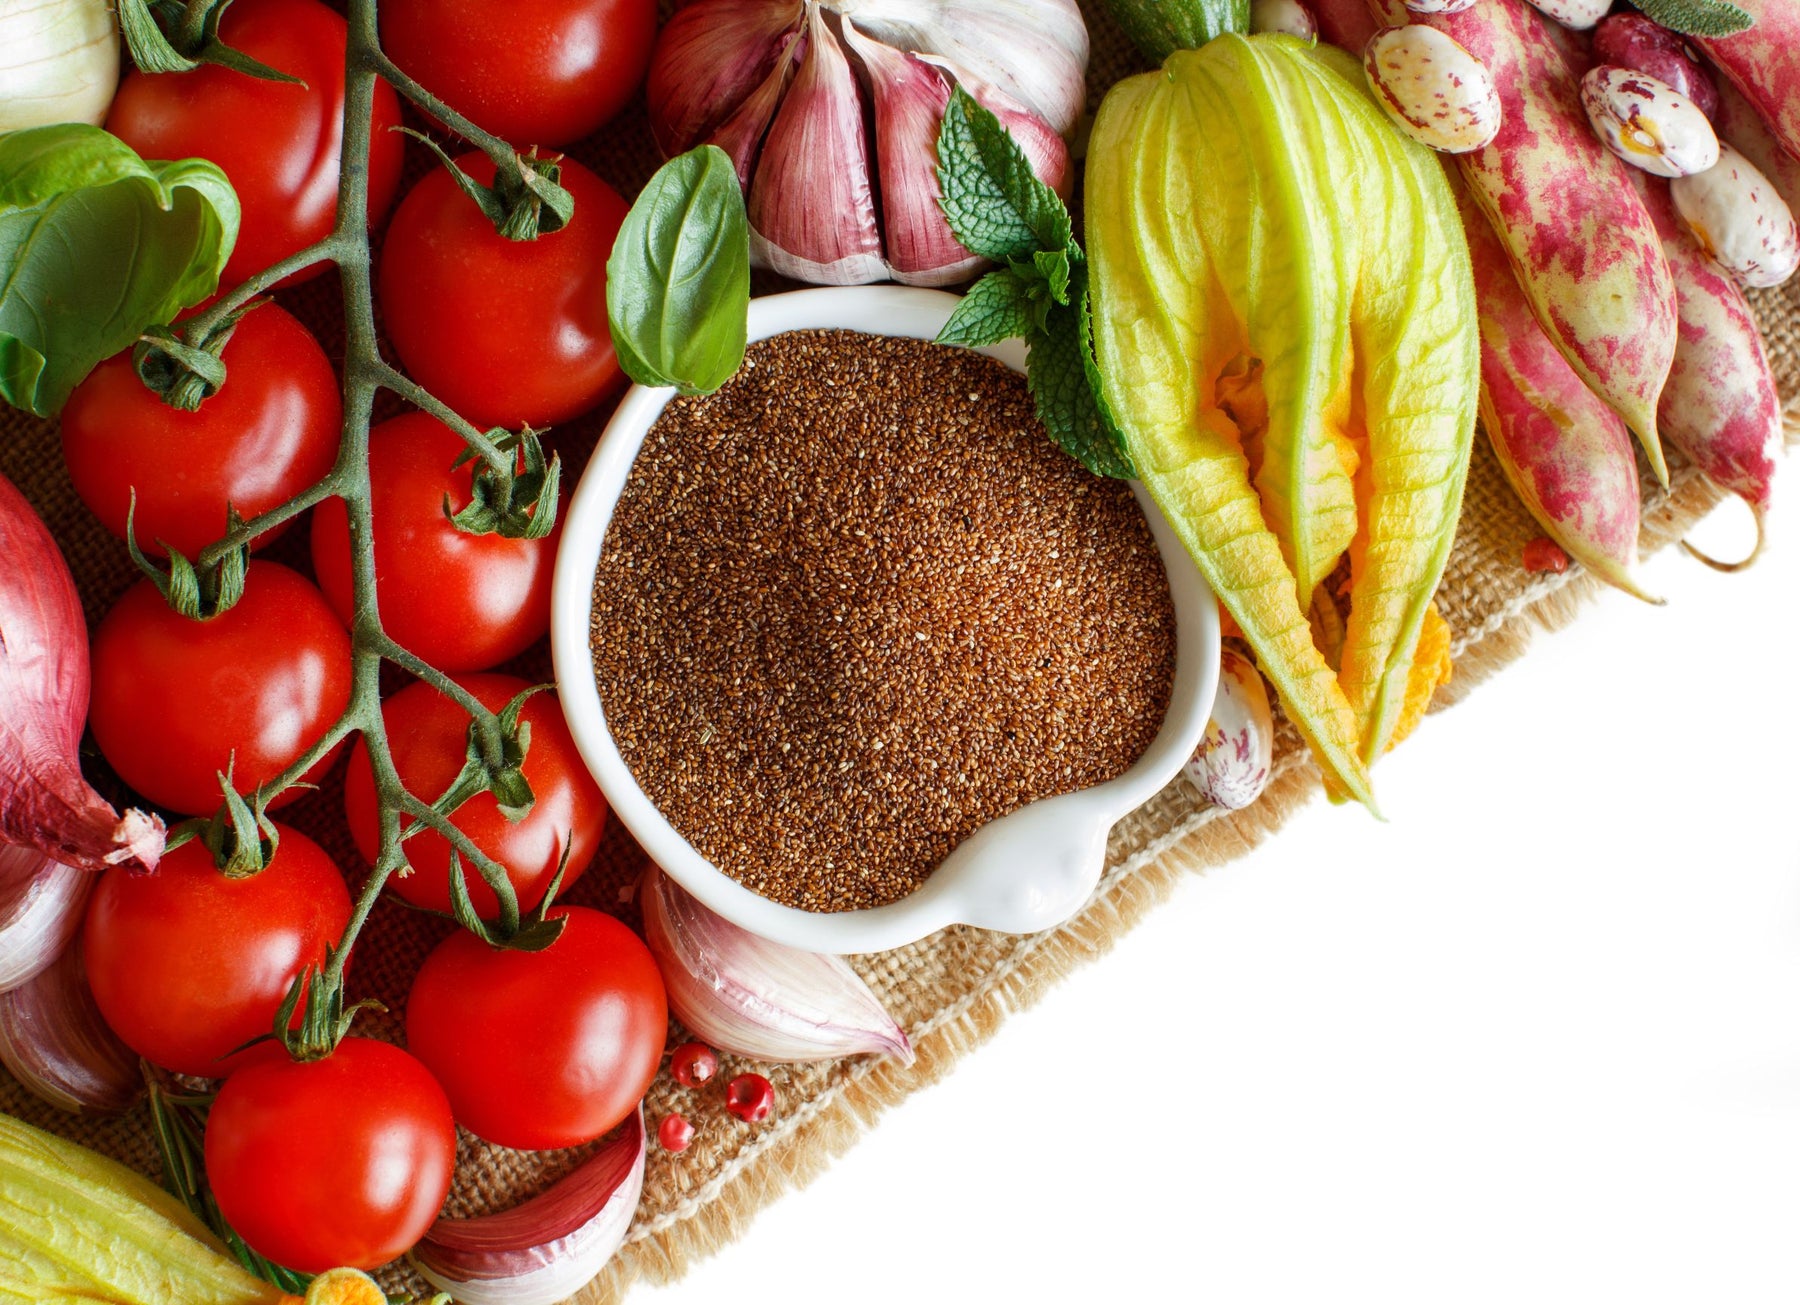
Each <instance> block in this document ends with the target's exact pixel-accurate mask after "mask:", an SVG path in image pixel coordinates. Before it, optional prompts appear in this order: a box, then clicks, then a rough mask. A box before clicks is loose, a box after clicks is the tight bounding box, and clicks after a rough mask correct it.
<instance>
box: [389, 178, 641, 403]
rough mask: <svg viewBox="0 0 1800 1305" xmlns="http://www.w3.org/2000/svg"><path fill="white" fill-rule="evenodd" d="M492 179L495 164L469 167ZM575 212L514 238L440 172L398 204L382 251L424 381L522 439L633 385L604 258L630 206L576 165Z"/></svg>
mask: <svg viewBox="0 0 1800 1305" xmlns="http://www.w3.org/2000/svg"><path fill="white" fill-rule="evenodd" d="M459 162H460V164H461V166H462V168H463V170H464V171H466V172H467V173H468V174H469V175H470V176H472V177H474V178H475V179H476V180H477V181H480V182H482V183H483V184H486V183H488V182H491V181H492V180H493V179H494V165H493V163H492V162H490V161H489V160H488V159H487V158H486V156H484V155H480V154H470V155H466V156H464V157H463V158H462V159H461V160H459ZM562 184H563V186H564V187H565V188H566V189H567V190H568V192H569V194H570V195H572V196H574V198H575V216H574V218H573V219H571V221H570V222H569V225H568V226H566V227H564V228H563V229H562V230H561V231H556V232H553V233H551V234H550V235H547V236H539V237H538V238H537V239H536V240H508V239H507V238H506V237H504V236H502V235H501V234H500V233H499V232H498V231H496V230H494V227H493V224H492V223H491V222H489V221H488V220H487V219H486V218H485V217H483V216H482V214H481V210H480V209H478V208H476V207H475V205H474V204H473V203H472V202H471V201H470V200H469V197H468V196H467V195H465V194H463V193H462V192H461V191H460V190H458V189H457V188H456V183H455V182H454V181H452V180H451V179H450V174H449V173H448V172H447V171H446V170H445V169H443V168H435V169H433V170H432V171H431V172H429V173H427V174H426V176H425V177H424V178H423V179H422V180H421V181H420V182H419V184H418V185H416V186H414V187H413V188H412V190H411V191H409V192H408V193H407V196H406V198H405V199H403V200H401V201H400V208H399V210H398V211H397V212H396V213H395V214H394V221H393V223H392V225H390V226H389V227H388V233H387V243H386V245H385V246H384V247H383V249H382V252H381V270H380V283H379V294H380V298H381V311H382V319H383V321H384V323H385V324H386V326H387V333H388V339H390V340H391V341H393V345H394V350H395V352H396V353H398V354H399V355H400V361H401V362H402V363H404V364H405V366H406V370H407V371H408V372H410V373H411V374H412V378H413V379H414V380H415V381H417V382H418V383H419V384H420V385H423V386H424V387H425V388H426V389H427V390H430V391H431V392H432V393H433V394H435V395H436V396H437V397H438V398H440V399H442V400H443V401H444V402H445V403H447V404H449V405H450V407H451V408H452V409H454V410H455V411H456V412H459V413H461V414H462V415H463V416H464V417H466V418H468V419H469V420H470V421H471V422H473V423H474V424H475V425H477V426H481V427H484V428H486V427H493V426H504V427H506V428H507V429H509V430H516V429H518V427H519V426H520V425H522V424H523V423H525V422H530V423H531V424H532V425H533V426H537V427H540V428H541V427H544V426H548V425H550V424H552V423H554V422H559V421H566V420H567V419H568V418H570V417H576V416H580V415H581V414H582V413H584V412H586V411H588V409H590V408H592V407H594V406H595V405H596V404H598V403H599V402H600V401H601V400H602V399H605V398H606V397H607V396H608V395H610V394H611V393H613V392H614V391H615V390H617V389H619V388H622V381H621V373H620V371H619V360H618V358H617V357H616V356H615V355H614V354H613V346H612V332H611V330H610V328H609V327H608V326H607V320H606V260H607V257H608V255H610V254H611V253H612V247H613V239H614V238H615V237H616V236H617V235H618V234H619V224H620V223H621V222H623V221H624V220H625V214H626V212H627V211H628V210H627V206H626V204H625V201H624V200H622V199H620V198H619V196H618V194H617V193H616V192H614V190H613V189H612V187H610V186H608V185H607V184H606V183H605V182H604V181H601V180H600V178H598V177H596V176H595V175H594V174H593V173H591V172H589V171H588V170H587V169H586V168H584V167H582V166H581V165H580V164H579V163H576V162H574V161H573V160H569V159H565V160H564V161H563V165H562Z"/></svg>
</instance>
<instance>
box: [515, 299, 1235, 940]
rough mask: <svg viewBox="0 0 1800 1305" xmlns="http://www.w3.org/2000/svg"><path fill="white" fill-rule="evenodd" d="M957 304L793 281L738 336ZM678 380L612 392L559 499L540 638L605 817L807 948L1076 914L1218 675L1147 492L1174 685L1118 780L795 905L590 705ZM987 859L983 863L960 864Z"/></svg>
mask: <svg viewBox="0 0 1800 1305" xmlns="http://www.w3.org/2000/svg"><path fill="white" fill-rule="evenodd" d="M958 302H960V300H959V297H958V296H956V295H952V294H948V293H946V292H944V291H941V290H928V289H920V288H916V287H907V286H892V285H878V286H849V287H825V288H815V289H807V290H796V291H790V292H788V293H785V294H778V295H768V296H763V297H760V298H757V299H754V300H752V301H751V304H750V315H749V333H748V338H749V339H750V340H751V341H752V342H754V341H757V340H762V339H766V338H767V337H769V336H772V335H777V334H781V333H784V332H787V331H792V330H808V329H849V330H859V331H866V332H869V333H872V334H883V335H898V336H910V337H913V338H922V339H930V338H932V337H933V336H935V335H936V334H937V331H938V330H939V329H940V328H941V327H942V326H943V324H944V322H945V321H946V320H948V318H949V315H950V313H951V311H953V310H954V308H955V306H956V304H957V303H958ZM975 352H978V353H982V354H985V355H987V356H989V357H992V358H996V359H998V360H999V361H1001V362H1002V363H1005V364H1006V365H1007V366H1008V367H1010V368H1012V369H1013V370H1014V371H1019V372H1023V371H1024V369H1025V358H1026V348H1025V345H1024V342H1023V341H1020V340H1016V339H1015V340H1009V341H1006V342H1004V343H1002V344H999V345H995V346H992V347H989V348H983V349H978V350H976V351H975ZM675 393H676V392H675V390H674V389H672V388H667V387H654V388H653V387H647V386H642V385H634V386H632V387H631V389H630V390H629V391H628V392H627V393H626V395H625V397H624V398H623V400H621V402H620V403H619V406H618V408H617V410H616V411H615V412H614V414H613V416H612V418H611V420H610V421H609V422H608V423H607V426H606V429H605V431H604V432H603V433H602V435H601V439H600V442H599V445H598V447H597V448H596V449H595V451H594V455H593V457H592V459H591V460H590V461H589V463H588V466H587V468H586V470H585V471H584V472H583V473H582V476H581V480H580V482H579V484H578V485H577V486H576V488H575V492H574V494H573V495H572V496H571V498H570V500H569V503H568V506H567V508H566V509H565V511H564V514H563V532H562V541H561V543H560V545H559V548H558V553H557V559H556V567H555V574H554V577H553V580H552V589H551V629H550V643H551V658H552V662H553V665H554V670H555V675H556V680H557V684H558V693H557V698H558V701H559V702H560V704H561V707H562V711H563V715H564V717H565V719H566V720H567V722H568V725H569V731H570V733H571V735H572V736H573V737H574V740H575V744H576V748H577V750H578V751H579V752H580V753H581V756H582V759H583V761H584V762H585V763H586V765H587V767H588V770H589V771H590V772H591V773H592V774H593V776H594V778H595V780H596V781H597V782H598V783H599V785H600V788H601V791H602V792H603V793H604V794H605V796H606V799H607V802H608V803H609V805H610V806H611V807H612V810H613V813H614V815H615V816H616V817H617V818H618V819H620V820H622V821H623V822H624V823H625V826H626V828H627V829H628V830H629V831H630V832H631V834H632V836H633V837H634V838H636V839H637V841H638V842H639V844H640V845H642V847H643V849H644V851H645V853H646V854H647V855H648V856H649V857H650V859H651V860H652V861H654V862H655V863H656V864H657V865H658V866H660V867H661V868H662V869H663V870H664V872H666V873H667V874H668V875H669V876H670V877H671V878H673V879H674V880H675V881H676V882H677V883H679V884H680V885H681V886H682V887H683V888H685V889H687V891H688V892H690V893H692V894H693V895H694V896H696V897H697V898H699V899H700V900H701V902H702V903H704V904H705V905H706V906H707V907H709V908H710V909H712V910H713V911H716V912H718V913H719V914H720V915H723V916H724V917H725V918H726V919H728V920H730V921H732V922H733V923H734V924H737V925H738V926H740V927H741V928H744V929H748V930H750V931H751V932H752V933H756V934H758V935H761V936H763V937H765V938H769V939H772V940H774V941H777V942H780V943H785V944H787V945H789V946H793V947H799V948H803V949H805V950H807V951H814V952H832V953H840V954H845V953H859V952H874V951H884V950H887V949H890V948H894V947H899V946H903V945H905V944H907V943H910V942H915V941H917V940H918V939H920V938H923V937H925V936H927V935H929V934H931V933H935V932H936V931H938V930H939V929H942V928H944V927H946V926H949V925H953V924H975V925H979V926H982V927H987V928H998V929H1002V930H1005V931H1007V932H1035V931H1036V930H1038V929H1045V928H1050V927H1053V926H1055V925H1056V924H1060V923H1062V922H1063V921H1064V920H1066V919H1067V918H1069V917H1070V916H1072V915H1074V914H1075V913H1076V912H1077V911H1079V910H1080V908H1081V907H1082V906H1083V905H1084V904H1085V903H1086V901H1087V899H1088V897H1089V896H1091V894H1092V892H1093V890H1094V888H1095V887H1096V886H1097V884H1098V883H1099V880H1100V878H1101V874H1102V872H1103V869H1104V856H1105V842H1106V834H1107V833H1108V832H1109V831H1110V829H1111V827H1112V825H1113V824H1115V823H1116V822H1117V821H1118V820H1119V819H1120V818H1122V817H1123V816H1124V815H1126V814H1127V813H1129V812H1130V811H1131V810H1133V809H1135V808H1136V807H1138V806H1140V805H1142V804H1143V803H1144V802H1145V801H1147V800H1148V799H1149V798H1150V797H1152V796H1153V795H1154V794H1155V793H1157V792H1158V791H1160V790H1161V789H1162V787H1163V786H1164V785H1165V784H1167V783H1168V782H1169V781H1170V780H1171V779H1173V778H1174V777H1175V776H1176V775H1177V774H1179V773H1180V771H1181V768H1182V766H1183V764H1184V763H1185V762H1186V761H1187V759H1188V758H1189V757H1190V756H1191V755H1192V753H1193V750H1194V748H1195V746H1196V745H1197V744H1198V742H1199V739H1200V737H1201V734H1202V733H1203V731H1204V729H1205V726H1206V721H1207V718H1208V715H1209V714H1210V711H1211V706H1212V699H1213V693H1214V691H1215V690H1216V687H1217V683H1218V667H1219V651H1220V635H1219V618H1218V609H1217V605H1216V603H1215V602H1214V600H1213V596H1212V591H1211V590H1210V589H1209V588H1207V586H1206V582H1205V581H1204V579H1202V578H1201V577H1200V575H1199V571H1198V569H1197V568H1196V567H1195V565H1194V563H1193V561H1192V559H1191V558H1190V557H1189V555H1188V553H1187V551H1186V550H1185V548H1183V547H1182V545H1181V542H1180V540H1179V538H1178V537H1177V535H1176V533H1175V531H1174V530H1173V528H1172V527H1170V525H1169V524H1168V522H1167V521H1166V520H1165V519H1164V517H1163V515H1162V513H1161V512H1160V510H1159V509H1158V508H1157V506H1156V505H1155V503H1154V501H1153V500H1152V499H1151V497H1150V495H1149V493H1148V491H1147V490H1146V489H1145V488H1144V486H1143V485H1142V484H1141V483H1139V482H1136V481H1133V482H1131V485H1132V489H1133V491H1134V492H1135V493H1136V495H1137V498H1138V502H1139V504H1140V506H1141V507H1142V508H1143V511H1144V513H1145V517H1146V519H1147V521H1148V522H1149V525H1150V528H1151V532H1152V535H1153V536H1154V537H1155V541H1156V545H1157V548H1158V551H1159V553H1160V555H1161V557H1162V561H1163V565H1164V568H1165V571H1166V572H1167V573H1168V576H1169V582H1170V591H1171V595H1172V596H1173V597H1174V598H1175V600H1176V604H1175V605H1176V668H1175V683H1174V688H1173V691H1172V693H1171V697H1170V704H1169V708H1168V711H1167V713H1166V714H1165V716H1164V719H1163V724H1162V726H1161V728H1160V729H1159V731H1158V733H1157V735H1156V737H1155V739H1153V740H1152V742H1151V744H1150V747H1149V748H1148V749H1147V750H1146V751H1145V752H1144V754H1143V755H1142V756H1141V757H1140V758H1139V759H1138V761H1137V762H1136V763H1134V764H1133V765H1132V766H1131V767H1130V768H1129V769H1127V770H1126V771H1125V772H1124V773H1122V774H1120V775H1119V776H1117V777H1115V778H1114V779H1111V780H1108V781H1106V782H1104V783H1102V784H1098V785H1094V786H1092V787H1090V788H1087V789H1082V790H1078V791H1077V792H1075V793H1069V794H1060V795H1056V796H1053V797H1048V798H1042V799H1039V800H1037V801H1035V802H1031V803H1027V804H1026V805H1025V806H1024V807H1021V808H1018V809H1017V810H1015V811H1013V812H1011V813H1009V814H1008V815H1006V816H1002V817H999V818H997V819H995V820H993V821H990V822H989V823H988V824H987V825H984V826H982V827H981V828H980V829H978V830H976V831H975V833H974V834H972V835H971V836H970V837H969V838H968V839H967V840H965V841H964V842H963V843H962V844H960V845H959V846H958V848H957V849H955V850H954V851H953V852H952V853H951V855H950V856H949V857H948V858H946V860H945V861H944V862H943V863H941V864H940V866H939V867H938V868H937V869H934V870H933V871H932V873H931V874H930V876H929V877H928V878H927V880H926V882H925V884H924V885H923V886H922V887H920V888H919V889H918V890H917V891H915V892H914V893H912V894H911V895H909V896H907V897H904V898H901V899H900V900H899V901H897V902H893V903H890V904H888V905H885V906H877V907H868V908H864V909H859V910H851V911H838V912H815V911H806V910H802V909H800V908H797V907H791V906H786V905H783V904H782V903H779V902H776V901H773V900H771V899H769V898H765V897H763V896H761V895H760V894H758V893H756V892H754V891H752V890H751V889H749V888H746V887H744V886H743V885H742V884H740V883H738V882H737V881H736V880H735V879H732V878H731V877H730V876H729V875H727V874H726V873H725V872H724V871H722V870H720V869H719V868H718V867H716V866H714V865H713V864H712V863H711V862H710V861H708V860H707V859H706V858H705V857H704V856H702V855H701V854H700V852H699V851H698V850H696V849H695V848H694V847H693V846H692V845H691V844H690V843H688V842H687V840H686V839H684V838H683V837H682V836H681V835H680V834H679V833H677V832H676V830H675V828H674V827H673V826H672V825H671V824H670V823H669V822H668V820H667V819H666V818H664V817H663V815H662V813H661V812H660V811H659V810H658V809H657V808H656V806H655V804H654V803H652V802H651V801H650V799H649V797H648V796H647V795H646V794H645V793H644V791H643V789H642V788H641V787H640V786H639V785H638V782H637V780H636V778H635V777H634V776H633V775H632V773H631V770H630V768H629V767H628V766H627V765H626V764H625V761H624V758H623V756H622V755H621V754H620V752H619V750H618V746H617V744H616V743H615V742H614V741H613V738H612V733H611V731H610V729H609V728H608V727H607V724H606V717H605V712H604V710H603V709H602V707H601V704H600V695H599V688H598V685H597V683H596V682H595V677H594V673H593V665H592V660H591V656H592V655H591V652H590V649H589V632H590V628H591V614H592V605H593V592H592V591H593V577H594V570H595V567H596V566H597V565H598V562H599V557H600V550H601V547H602V544H603V543H604V539H605V533H606V530H607V528H608V527H609V526H610V524H611V519H612V512H613V508H614V506H615V505H616V503H617V501H618V498H619V495H620V493H621V492H622V490H623V488H624V484H625V480H626V478H627V477H628V476H629V474H630V470H631V466H632V464H633V462H635V460H636V457H637V454H638V451H639V449H640V448H641V447H642V443H643V440H644V437H645V435H646V434H647V433H648V431H649V429H650V427H651V426H652V424H654V422H655V421H656V419H657V418H658V417H659V416H660V415H661V413H662V410H663V408H664V407H665V406H666V405H667V404H668V403H669V401H670V400H671V399H673V398H674V397H675ZM1027 813H1032V814H1031V815H1030V816H1028V815H1027ZM1007 822H1012V823H1013V826H1015V827H1016V828H1017V829H1018V831H1019V832H1018V842H1019V843H1020V844H1021V845H1022V847H1021V849H1020V850H1028V851H1033V852H1034V853H1036V856H1035V857H1034V858H1033V859H1035V860H1036V861H1037V863H1038V870H1037V871H1036V878H1035V879H1034V878H1033V875H1034V871H1033V869H1032V868H1031V867H1029V866H1027V865H1024V864H1019V865H1017V869H1016V874H1015V873H1014V868H1013V864H1012V863H1014V862H1021V861H1023V860H1024V859H1025V858H1021V857H1017V856H1001V855H1000V854H1001V853H1002V852H1004V851H1007V850H1009V848H1008V847H1006V846H1003V842H1004V841H1005V840H1004V836H1005V835H1006V834H1007V831H1006V830H1003V829H1002V826H1004V825H1006V824H1007ZM1033 824H1035V825H1036V826H1038V828H1036V830H1035V831H1028V830H1027V829H1026V826H1028V825H1033ZM996 831H998V832H996ZM984 836H986V837H984ZM1052 844H1054V845H1052ZM1065 844H1067V845H1065ZM972 845H973V846H972ZM984 858H985V862H986V863H988V864H987V868H986V870H985V871H984V872H982V873H977V872H975V871H974V870H972V869H970V868H969V867H971V866H973V865H974V864H975V863H976V862H977V861H981V860H983V859H984ZM997 862H1004V863H1005V865H1004V868H1005V870H1006V875H1005V882H1003V883H1000V882H996V875H995V873H994V863H997Z"/></svg>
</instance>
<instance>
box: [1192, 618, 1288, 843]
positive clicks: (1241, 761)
mask: <svg viewBox="0 0 1800 1305" xmlns="http://www.w3.org/2000/svg"><path fill="white" fill-rule="evenodd" d="M1274 756H1275V719H1274V716H1273V714H1272V713H1271V712H1270V710H1269V691H1268V689H1267V687H1266V686H1264V684H1263V678H1262V675H1261V673H1260V672H1258V671H1257V669H1256V667H1255V665H1254V664H1253V663H1252V662H1251V661H1250V659H1249V658H1248V657H1245V656H1244V655H1243V654H1242V653H1239V652H1236V651H1234V650H1232V649H1230V648H1226V649H1224V650H1223V651H1222V652H1221V653H1220V654H1219V692H1218V695H1217V696H1216V697H1215V698H1214V699H1213V707H1212V718H1211V719H1210V720H1208V721H1207V722H1206V733H1205V734H1204V735H1202V736H1201V739H1200V746H1199V747H1198V748H1196V749H1195V751H1194V755H1193V758H1192V759H1191V760H1189V762H1188V763H1187V766H1186V767H1185V773H1186V775H1187V777H1188V779H1189V780H1191V781H1192V782H1193V785H1194V787H1195V788H1197V789H1199V790H1200V793H1201V795H1202V796H1203V797H1205V798H1206V800H1207V801H1208V802H1211V803H1212V804H1213V805H1214V806H1216V807H1224V808H1225V809H1226V810H1228V811H1237V810H1240V809H1242V808H1244V807H1247V806H1249V805H1250V804H1251V803H1252V802H1254V801H1256V799H1257V798H1259V797H1261V796H1262V791H1263V790H1264V789H1265V788H1267V787H1268V786H1269V775H1270V773H1271V769H1272V767H1273V764H1274Z"/></svg>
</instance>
